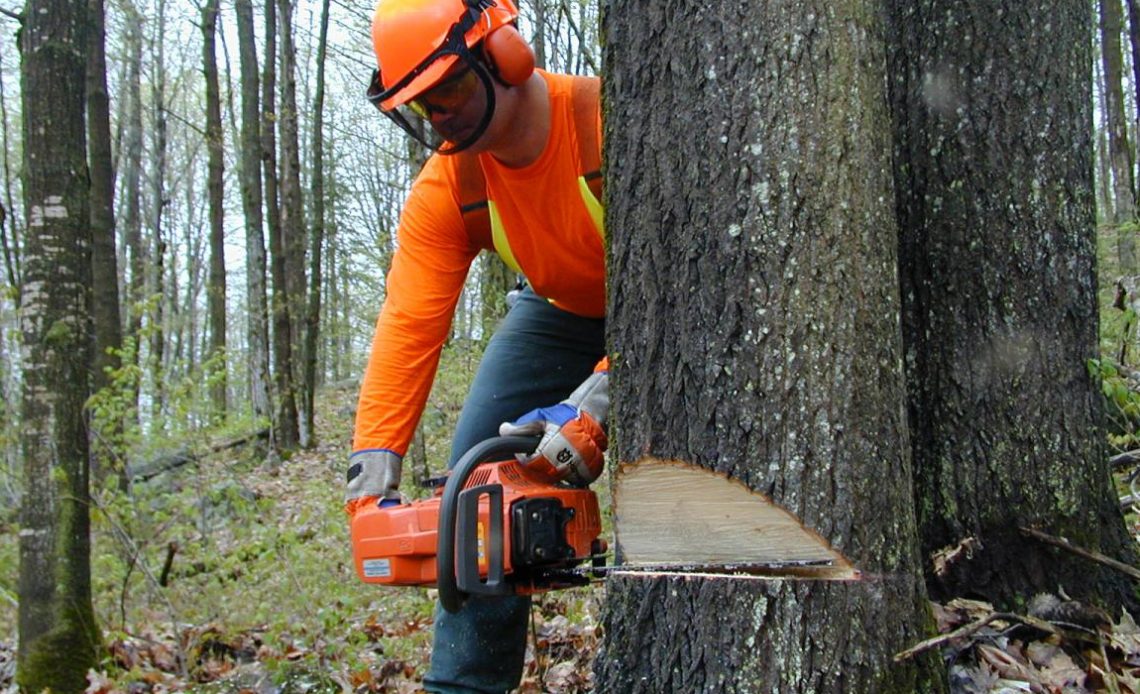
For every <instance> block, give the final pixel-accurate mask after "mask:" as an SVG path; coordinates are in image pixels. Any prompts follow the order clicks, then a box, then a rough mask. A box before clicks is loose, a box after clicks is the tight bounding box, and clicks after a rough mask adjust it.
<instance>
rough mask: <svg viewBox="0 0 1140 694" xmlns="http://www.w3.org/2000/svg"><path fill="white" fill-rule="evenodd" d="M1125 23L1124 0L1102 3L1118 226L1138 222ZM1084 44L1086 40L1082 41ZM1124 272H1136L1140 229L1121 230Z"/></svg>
mask: <svg viewBox="0 0 1140 694" xmlns="http://www.w3.org/2000/svg"><path fill="white" fill-rule="evenodd" d="M1122 23H1123V17H1122V16H1121V9H1120V0H1100V40H1101V59H1102V62H1103V64H1104V115H1105V120H1106V123H1107V125H1108V156H1109V162H1110V163H1111V167H1110V168H1111V169H1112V199H1113V205H1112V207H1113V217H1112V223H1113V224H1115V225H1118V226H1119V225H1122V224H1129V223H1131V222H1135V221H1136V195H1135V192H1134V191H1135V185H1134V183H1133V175H1132V159H1133V155H1132V147H1131V145H1130V144H1129V143H1128V121H1127V116H1126V115H1124V111H1125V109H1124V86H1123V78H1124V68H1123V63H1124V58H1123V55H1122V53H1121V48H1120V32H1121V29H1122V28H1123V27H1122ZM1082 40H1083V39H1082ZM1085 43H1087V41H1085ZM1116 250H1117V255H1119V257H1120V270H1121V271H1122V272H1124V273H1129V274H1131V273H1133V272H1136V271H1137V269H1140V268H1138V266H1137V260H1136V229H1135V228H1134V227H1131V228H1125V229H1121V230H1120V234H1119V236H1118V237H1117V245H1116Z"/></svg>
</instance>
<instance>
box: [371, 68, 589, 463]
mask: <svg viewBox="0 0 1140 694" xmlns="http://www.w3.org/2000/svg"><path fill="white" fill-rule="evenodd" d="M539 74H540V75H542V77H543V78H544V79H545V80H546V86H547V90H548V93H549V99H550V105H551V110H550V116H551V123H550V135H549V139H548V140H547V143H546V147H545V149H544V150H543V151H542V154H541V155H539V157H538V159H537V160H535V161H534V162H533V163H532V164H530V165H528V166H525V167H522V168H517V169H512V168H508V167H506V166H504V165H502V164H500V163H499V162H498V161H497V160H496V159H495V158H494V157H493V156H491V155H490V154H481V155H479V164H480V166H481V168H482V170H483V175H484V178H485V179H486V184H487V197H488V199H489V200H490V201H491V210H492V212H491V214H492V218H493V219H494V215H496V214H497V216H498V219H499V220H501V228H502V230H503V231H504V232H505V234H506V241H507V245H508V246H509V252H504V253H503V255H504V256H508V255H509V256H512V257H513V261H514V263H515V264H517V266H518V269H519V270H521V271H522V273H523V274H524V275H525V276H526V278H527V280H528V282H529V283H530V285H531V287H533V288H534V291H535V292H536V293H538V294H539V295H540V296H544V297H547V298H548V299H550V300H551V301H553V302H555V304H556V305H558V306H559V307H561V308H563V309H565V310H567V311H571V312H573V313H576V314H578V315H582V316H589V317H594V318H599V317H601V316H603V315H604V314H605V254H604V250H603V243H602V235H601V232H600V229H599V227H598V225H597V224H596V223H595V221H594V218H593V217H591V214H590V210H589V209H588V207H587V203H586V202H584V197H583V193H582V186H581V185H580V182H579V176H580V175H581V173H582V172H581V171H579V167H580V163H579V159H580V157H579V151H578V138H577V133H576V128H577V126H576V125H575V118H574V112H573V99H572V93H571V85H572V81H573V80H574V79H582V78H574V77H570V76H567V75H555V74H550V73H546V72H541V71H540V72H539ZM593 122H594V123H595V127H596V131H595V135H596V138H595V141H596V142H599V143H600V142H601V114H600V113H595V114H594V118H593ZM459 190H460V188H459V184H458V160H457V158H456V157H446V156H440V155H438V154H437V155H435V156H433V157H432V158H431V159H429V160H428V162H427V164H426V165H425V166H424V169H423V171H422V172H421V173H420V175H419V176H418V177H417V178H416V181H415V182H414V183H413V184H412V191H411V194H410V195H409V197H408V200H407V202H406V203H405V206H404V210H403V214H402V215H401V216H400V225H399V229H398V231H397V248H396V253H395V255H394V257H393V259H392V267H391V270H390V271H389V273H388V279H387V293H388V296H387V299H386V300H385V302H384V306H383V308H382V309H381V311H380V318H379V320H378V321H377V323H376V332H375V335H374V337H373V343H372V352H371V356H370V357H369V360H368V366H367V367H366V369H365V371H364V378H363V381H362V384H361V389H360V401H359V404H358V407H357V414H356V432H355V436H354V437H353V451H363V450H389V451H392V452H394V453H397V454H399V455H404V453H405V452H406V451H407V448H408V445H409V443H410V442H411V440H412V436H413V434H414V432H415V427H416V423H417V422H418V421H419V418H420V416H421V415H422V413H423V409H424V405H425V403H426V402H427V397H428V393H429V392H430V390H431V385H432V382H433V380H434V379H435V373H436V369H437V367H438V364H439V355H440V351H441V350H442V348H443V344H444V342H445V341H446V339H447V335H448V332H449V330H450V328H451V319H452V315H453V314H454V311H455V305H456V303H457V301H458V299H459V296H460V293H461V292H462V290H463V284H464V281H465V279H466V277H467V271H468V269H469V268H470V266H471V261H472V260H474V258H475V256H476V255H477V254H478V252H479V250H480V249H481V244H482V243H485V242H483V241H480V240H478V239H473V238H470V237H469V236H468V232H467V228H466V226H465V225H464V222H463V219H462V216H461V214H460V209H459ZM496 245H500V248H502V246H501V244H499V243H496ZM489 250H493V249H490V248H489ZM505 259H508V264H510V259H509V258H505Z"/></svg>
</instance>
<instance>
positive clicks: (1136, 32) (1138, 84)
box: [1124, 0, 1140, 190]
mask: <svg viewBox="0 0 1140 694" xmlns="http://www.w3.org/2000/svg"><path fill="white" fill-rule="evenodd" d="M1124 4H1125V7H1126V8H1127V10H1128V43H1129V45H1130V47H1131V49H1132V97H1133V99H1132V100H1133V103H1134V104H1135V106H1136V119H1135V121H1134V122H1135V123H1136V125H1137V127H1140V8H1138V7H1137V4H1136V0H1124ZM1134 190H1135V189H1134Z"/></svg>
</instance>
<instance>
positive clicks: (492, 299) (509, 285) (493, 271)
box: [479, 253, 518, 345]
mask: <svg viewBox="0 0 1140 694" xmlns="http://www.w3.org/2000/svg"><path fill="white" fill-rule="evenodd" d="M480 262H481V263H482V271H483V272H482V274H481V275H480V282H479V293H480V294H481V296H480V297H479V299H480V301H479V304H480V308H481V312H480V317H479V318H480V323H481V325H482V341H483V344H484V345H485V344H487V342H488V341H489V340H490V339H491V335H492V334H494V332H495V328H496V327H497V326H498V324H499V321H501V320H502V319H503V316H505V315H507V308H508V307H507V293H508V292H510V291H511V290H512V289H514V288H515V285H516V284H518V277H517V276H516V275H515V273H514V271H513V270H511V269H510V268H509V267H507V264H506V263H504V262H503V259H502V258H500V257H499V255H498V254H497V253H483V254H482V258H480Z"/></svg>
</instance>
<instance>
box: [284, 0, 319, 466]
mask: <svg viewBox="0 0 1140 694" xmlns="http://www.w3.org/2000/svg"><path fill="white" fill-rule="evenodd" d="M293 9H294V5H293V2H292V0H277V20H278V26H279V28H280V32H281V110H280V112H279V116H280V117H279V122H280V123H281V143H280V151H281V162H280V164H281V244H282V245H281V249H280V250H281V253H282V255H283V262H284V265H285V274H284V298H285V304H286V315H287V316H288V321H289V326H288V327H289V334H288V336H287V339H288V341H289V355H290V356H289V364H290V370H291V376H290V381H291V384H292V390H293V393H294V398H295V400H294V402H295V407H296V409H297V411H298V412H297V424H298V431H297V437H298V438H297V440H298V443H299V444H300V445H301V446H302V447H306V448H307V447H308V446H309V445H310V442H311V438H312V431H311V430H310V429H309V428H308V423H309V422H310V421H311V420H310V417H309V414H308V413H307V412H305V411H304V409H305V406H306V403H307V402H308V395H307V394H306V393H305V392H304V387H305V382H304V379H303V377H302V371H303V369H302V362H303V359H304V354H303V348H304V340H302V338H301V335H302V332H303V331H302V327H303V318H302V317H303V316H304V315H305V288H306V285H305V211H304V204H303V200H302V195H301V148H300V141H299V131H298V113H297V49H296V46H295V44H294V41H293Z"/></svg>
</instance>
